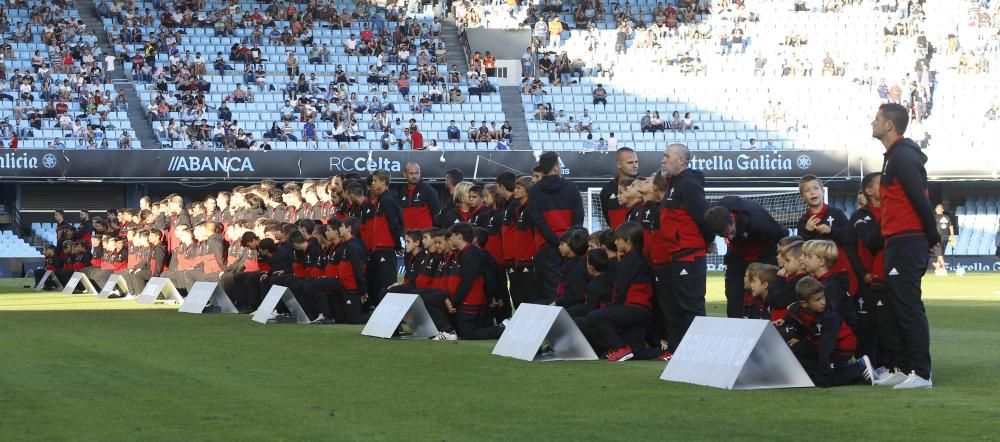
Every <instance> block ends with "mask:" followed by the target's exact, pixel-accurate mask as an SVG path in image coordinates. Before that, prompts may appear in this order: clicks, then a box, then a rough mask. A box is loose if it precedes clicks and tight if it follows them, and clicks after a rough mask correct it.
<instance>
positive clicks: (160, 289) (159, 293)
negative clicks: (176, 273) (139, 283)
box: [136, 276, 184, 304]
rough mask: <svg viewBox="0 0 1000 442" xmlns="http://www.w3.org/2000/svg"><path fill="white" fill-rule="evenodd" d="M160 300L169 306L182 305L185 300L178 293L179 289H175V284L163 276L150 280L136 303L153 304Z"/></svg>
mask: <svg viewBox="0 0 1000 442" xmlns="http://www.w3.org/2000/svg"><path fill="white" fill-rule="evenodd" d="M159 299H163V300H164V301H165V302H166V303H167V304H180V303H182V302H184V298H182V297H181V294H180V292H178V291H177V288H176V287H174V283H173V282H172V281H171V280H170V279H168V278H164V277H162V276H154V277H152V278H149V282H147V283H146V287H145V288H143V289H142V293H140V294H139V298H138V299H136V302H138V303H139V304H152V303H155V302H156V301H157V300H159Z"/></svg>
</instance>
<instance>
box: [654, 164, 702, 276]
mask: <svg viewBox="0 0 1000 442" xmlns="http://www.w3.org/2000/svg"><path fill="white" fill-rule="evenodd" d="M706 210H708V203H707V202H706V201H705V175H704V174H702V173H701V171H699V170H693V169H685V170H684V171H682V172H681V173H679V174H677V176H674V177H672V178H671V179H670V182H669V184H668V186H667V194H666V195H664V197H663V201H661V202H660V229H659V230H658V231H657V235H655V237H654V238H655V239H654V243H655V244H656V247H657V248H662V252H661V251H654V253H653V255H652V256H653V259H652V264H653V265H654V266H655V265H657V264H662V263H663V260H664V258H666V259H668V260H670V261H685V262H691V261H694V260H695V258H697V257H700V256H705V251H706V249H707V247H708V245H709V244H711V243H712V241H713V240H714V239H715V235H714V234H713V233H712V232H709V231H708V229H707V228H705V211H706ZM660 253H663V255H660Z"/></svg>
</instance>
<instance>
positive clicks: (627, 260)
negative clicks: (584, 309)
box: [584, 221, 663, 361]
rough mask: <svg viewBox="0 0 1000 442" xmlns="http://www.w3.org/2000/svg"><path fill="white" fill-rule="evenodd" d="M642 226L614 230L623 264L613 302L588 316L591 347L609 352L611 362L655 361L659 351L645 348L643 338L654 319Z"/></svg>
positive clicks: (586, 325)
mask: <svg viewBox="0 0 1000 442" xmlns="http://www.w3.org/2000/svg"><path fill="white" fill-rule="evenodd" d="M642 233H643V232H642V225H641V224H639V223H637V222H634V221H629V222H626V223H624V224H622V225H620V226H618V228H617V229H615V245H616V246H617V249H618V253H619V254H621V260H620V261H619V262H618V266H617V268H616V271H615V275H614V277H615V278H614V281H615V283H614V291H613V292H612V296H611V300H610V302H609V303H608V304H607V305H605V306H604V307H603V308H601V309H599V310H595V311H593V312H591V313H590V314H589V315H587V320H586V323H585V327H584V329H585V330H586V331H585V332H584V333H585V334H586V335H587V337H588V340H590V342H591V345H592V346H594V348H595V349H598V350H607V358H608V360H609V361H627V360H629V359H632V358H637V359H654V358H656V357H658V356H660V355H662V354H663V352H661V351H659V349H653V348H645V344H644V342H643V341H644V337H645V334H646V329H647V327H649V321H650V320H651V318H652V298H653V277H652V271H651V270H650V268H649V264H647V263H646V259H645V258H643V255H642Z"/></svg>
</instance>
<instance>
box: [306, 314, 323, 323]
mask: <svg viewBox="0 0 1000 442" xmlns="http://www.w3.org/2000/svg"><path fill="white" fill-rule="evenodd" d="M324 320H326V317H325V316H323V314H322V313H320V314H318V315H316V319H313V320H312V321H309V323H310V324H319V323H322V322H323V321H324Z"/></svg>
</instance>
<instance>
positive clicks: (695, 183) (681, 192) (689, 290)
mask: <svg viewBox="0 0 1000 442" xmlns="http://www.w3.org/2000/svg"><path fill="white" fill-rule="evenodd" d="M690 158H691V153H690V152H689V151H688V148H687V146H685V145H683V144H671V145H670V146H667V150H666V151H665V152H664V153H663V160H662V161H661V162H660V166H661V171H662V172H663V173H664V174H665V175H666V176H667V177H669V180H668V181H667V187H666V189H665V191H664V196H663V201H662V202H660V229H659V231H658V234H659V235H661V239H662V241H661V242H660V244H663V245H664V248H665V249H666V252H667V253H668V254H669V255H670V262H669V263H668V264H667V265H666V267H665V268H663V267H661V268H657V269H654V272H655V276H656V284H655V286H654V289H655V290H656V296H657V298H658V300H659V304H660V306H661V307H662V308H663V315H664V318H665V319H666V321H667V344H668V347H669V351H671V352H673V351H675V350H676V349H677V346H678V345H679V344H680V342H681V339H682V338H683V337H684V334H685V333H687V330H688V327H690V326H691V322H693V321H694V318H695V317H696V316H705V272H706V270H707V269H706V264H705V255H706V253H707V249H708V245H709V244H711V243H712V241H714V239H715V235H714V234H713V233H712V232H711V231H709V229H708V228H707V227H706V226H705V219H704V216H705V210H706V208H707V206H708V204H707V203H706V202H705V176H704V175H703V174H702V173H701V171H699V170H693V169H688V160H690Z"/></svg>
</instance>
